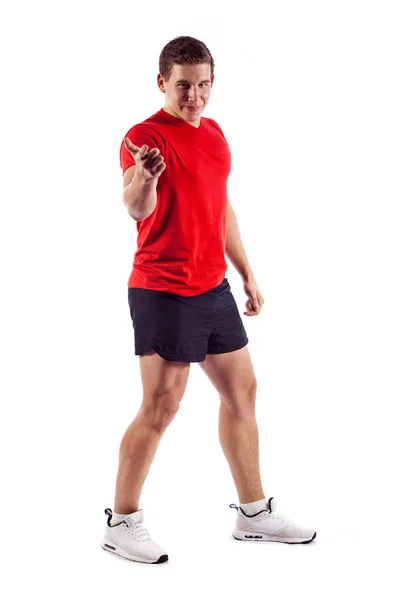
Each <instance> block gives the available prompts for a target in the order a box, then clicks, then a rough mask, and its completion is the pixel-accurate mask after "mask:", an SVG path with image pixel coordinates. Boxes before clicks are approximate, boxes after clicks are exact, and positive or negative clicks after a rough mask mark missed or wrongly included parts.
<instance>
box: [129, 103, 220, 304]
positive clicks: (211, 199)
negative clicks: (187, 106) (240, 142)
mask: <svg viewBox="0 0 400 600" xmlns="http://www.w3.org/2000/svg"><path fill="white" fill-rule="evenodd" d="M124 137H128V138H129V139H130V140H132V142H133V143H134V144H135V145H136V146H139V147H141V146H142V145H143V144H147V146H148V151H150V150H151V149H152V148H154V147H156V148H158V149H159V150H160V154H161V155H162V156H163V157H164V162H165V165H166V169H164V171H163V172H162V173H161V175H160V176H159V178H158V182H157V205H156V208H155V209H154V211H153V213H152V214H151V215H150V216H149V217H147V218H146V219H144V220H143V221H138V222H137V223H136V224H137V231H138V237H137V251H136V252H135V256H134V261H133V268H132V271H131V274H130V277H129V281H128V286H129V287H139V288H145V289H149V290H157V291H162V292H171V293H173V294H179V295H181V296H195V295H197V294H202V293H203V292H206V291H207V290H210V289H211V288H213V287H215V286H217V285H219V284H220V283H221V282H222V280H223V279H224V277H225V273H226V270H227V263H226V261H225V244H226V208H227V201H228V200H227V179H228V175H229V173H230V169H231V153H230V150H229V146H228V143H227V141H226V139H225V136H224V134H223V133H222V130H221V128H220V127H219V125H218V124H217V123H216V122H215V121H214V120H213V119H209V118H206V117H201V119H200V127H198V128H196V127H193V125H190V124H189V123H187V122H186V121H184V120H183V119H179V118H178V117H175V116H173V115H170V114H169V113H167V112H166V111H165V110H164V109H163V108H161V109H160V110H159V111H158V112H156V113H155V114H154V115H152V116H151V117H149V118H148V119H146V120H144V121H142V122H141V123H138V124H137V125H134V126H133V127H132V128H131V129H130V130H129V131H128V133H127V134H126V136H124ZM120 164H121V168H122V171H123V172H124V171H125V170H126V169H127V168H128V167H130V166H131V165H134V164H135V160H134V158H133V157H132V155H131V154H130V152H128V150H127V149H126V148H125V144H124V141H122V144H121V149H120Z"/></svg>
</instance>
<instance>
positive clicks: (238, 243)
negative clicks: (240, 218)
mask: <svg viewBox="0 0 400 600" xmlns="http://www.w3.org/2000/svg"><path fill="white" fill-rule="evenodd" d="M225 254H226V255H227V257H228V258H229V260H230V261H231V263H232V264H233V266H234V267H235V269H236V270H237V271H238V272H239V273H240V275H241V276H242V278H243V279H250V278H251V277H253V272H252V270H251V267H250V264H249V261H248V259H247V256H246V252H245V250H244V247H243V244H242V240H241V237H240V231H239V226H238V222H237V219H236V215H235V213H234V210H233V208H232V206H231V204H230V203H229V202H228V207H227V211H226V245H225Z"/></svg>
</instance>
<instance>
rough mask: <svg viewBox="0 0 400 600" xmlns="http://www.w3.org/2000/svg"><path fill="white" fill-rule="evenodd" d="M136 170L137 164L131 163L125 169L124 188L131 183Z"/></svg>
mask: <svg viewBox="0 0 400 600" xmlns="http://www.w3.org/2000/svg"><path fill="white" fill-rule="evenodd" d="M135 171H136V165H131V166H130V167H128V168H127V169H126V170H125V171H124V175H123V182H122V185H123V189H125V188H126V186H127V185H129V184H130V182H131V181H132V179H133V177H134V175H135Z"/></svg>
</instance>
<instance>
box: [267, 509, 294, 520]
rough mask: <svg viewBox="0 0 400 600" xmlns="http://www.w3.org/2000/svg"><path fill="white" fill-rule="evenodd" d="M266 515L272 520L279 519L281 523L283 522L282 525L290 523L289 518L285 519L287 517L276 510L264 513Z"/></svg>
mask: <svg viewBox="0 0 400 600" xmlns="http://www.w3.org/2000/svg"><path fill="white" fill-rule="evenodd" d="M264 512H265V513H267V514H268V515H269V516H270V518H271V517H272V519H277V520H279V521H282V523H290V521H289V519H288V518H287V517H285V515H282V514H281V513H278V512H276V510H272V511H269V510H266V511H264Z"/></svg>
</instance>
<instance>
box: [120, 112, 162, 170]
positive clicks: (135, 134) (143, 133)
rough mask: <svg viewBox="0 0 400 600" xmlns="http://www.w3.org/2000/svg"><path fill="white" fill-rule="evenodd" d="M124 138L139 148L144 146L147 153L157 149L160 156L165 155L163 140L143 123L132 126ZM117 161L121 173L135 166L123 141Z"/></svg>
mask: <svg viewBox="0 0 400 600" xmlns="http://www.w3.org/2000/svg"><path fill="white" fill-rule="evenodd" d="M126 137H127V138H128V139H129V140H131V142H133V143H134V144H135V146H139V147H141V146H143V144H146V145H147V148H148V151H150V150H152V149H153V148H158V149H159V150H160V154H162V155H164V154H165V144H164V140H163V138H162V137H161V136H160V135H159V134H158V132H157V131H156V130H155V129H153V128H152V127H150V126H149V125H146V124H145V123H138V124H137V125H134V126H133V127H132V128H131V129H130V130H129V131H128V133H127V134H126V135H125V136H124V139H125V138H126ZM119 160H120V165H121V169H122V172H123V173H124V172H125V171H126V169H127V168H128V167H131V166H132V165H134V164H136V163H135V159H134V158H133V156H132V154H131V153H130V152H129V150H127V149H126V147H125V142H124V140H122V143H121V147H120V151H119Z"/></svg>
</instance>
